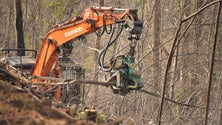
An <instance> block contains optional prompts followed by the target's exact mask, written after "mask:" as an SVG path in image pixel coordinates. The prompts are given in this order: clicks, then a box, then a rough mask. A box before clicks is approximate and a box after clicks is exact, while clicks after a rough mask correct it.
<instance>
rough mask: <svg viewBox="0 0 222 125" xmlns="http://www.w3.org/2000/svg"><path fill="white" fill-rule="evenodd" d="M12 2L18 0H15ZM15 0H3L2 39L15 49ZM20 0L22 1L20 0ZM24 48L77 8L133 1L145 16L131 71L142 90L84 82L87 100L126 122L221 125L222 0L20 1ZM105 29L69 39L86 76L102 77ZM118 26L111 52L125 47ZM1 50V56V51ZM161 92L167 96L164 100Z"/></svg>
mask: <svg viewBox="0 0 222 125" xmlns="http://www.w3.org/2000/svg"><path fill="white" fill-rule="evenodd" d="M15 1H17V0H15ZM15 1H14V0H0V15H1V20H0V40H1V42H0V46H1V47H3V48H16V47H17V42H16V30H15V6H14V2H15ZM19 1H20V0H19ZM20 3H21V5H22V17H23V31H24V41H25V48H29V49H35V50H39V48H40V47H41V38H44V36H45V35H46V33H47V32H48V31H49V30H50V29H51V28H52V27H53V26H54V25H55V24H59V23H63V22H66V21H68V20H69V19H71V18H73V17H76V16H79V15H81V13H82V11H83V10H84V9H85V8H86V7H88V6H112V7H116V8H137V9H138V15H139V18H140V19H141V20H142V21H143V22H144V28H143V33H142V35H141V39H140V40H139V41H138V43H137V47H136V62H135V65H134V68H135V70H136V71H137V73H138V74H140V75H141V79H142V81H143V83H144V84H145V86H144V88H143V90H145V91H148V92H147V93H143V92H141V91H134V92H131V93H130V94H128V95H126V96H120V95H115V94H113V93H112V91H111V89H110V88H106V87H100V86H93V85H89V86H86V88H87V91H86V92H87V93H85V100H84V105H88V106H92V107H95V108H96V109H99V110H100V111H102V112H103V113H104V114H106V116H107V117H110V118H123V119H124V123H125V124H129V123H134V124H140V125H143V124H144V125H147V124H148V123H151V122H154V123H160V122H161V123H163V124H174V125H178V124H187V125H194V124H195V125H196V124H198V125H202V124H207V123H208V124H212V125H216V124H220V123H221V121H220V119H221V102H222V65H221V62H222V14H221V12H220V11H221V8H220V7H221V0H164V1H163V0H162V1H161V0H21V1H20ZM108 38H109V35H104V36H102V37H101V38H98V37H97V36H96V35H95V34H92V35H88V36H87V37H86V39H87V40H86V42H81V41H76V42H74V49H73V52H72V55H71V58H73V59H74V60H75V61H76V62H77V63H79V64H81V65H82V66H83V67H84V68H85V70H86V72H87V73H86V79H92V80H100V81H102V80H104V77H105V75H104V73H102V72H100V71H99V67H98V64H97V57H98V54H99V52H100V51H101V50H102V49H103V47H104V46H105V45H106V43H107V42H108V41H107V39H108ZM127 46H128V41H127V34H125V33H122V34H121V36H120V37H119V39H118V41H117V42H116V43H115V44H114V45H113V47H112V48H111V50H110V51H109V54H110V56H112V55H114V54H117V55H119V54H125V53H126V52H127V51H128V47H127ZM2 56H3V55H0V57H2ZM164 98H165V99H164Z"/></svg>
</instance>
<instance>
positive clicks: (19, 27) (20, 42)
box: [14, 0, 25, 55]
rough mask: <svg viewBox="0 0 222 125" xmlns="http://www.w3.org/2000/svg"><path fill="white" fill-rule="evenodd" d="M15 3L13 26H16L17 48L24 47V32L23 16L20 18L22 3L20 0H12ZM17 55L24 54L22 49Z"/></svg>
mask: <svg viewBox="0 0 222 125" xmlns="http://www.w3.org/2000/svg"><path fill="white" fill-rule="evenodd" d="M14 2H15V3H14V5H15V19H16V20H15V26H16V41H17V48H25V44H24V33H23V18H22V4H21V1H20V0H15V1H14ZM18 55H25V52H24V51H21V52H18Z"/></svg>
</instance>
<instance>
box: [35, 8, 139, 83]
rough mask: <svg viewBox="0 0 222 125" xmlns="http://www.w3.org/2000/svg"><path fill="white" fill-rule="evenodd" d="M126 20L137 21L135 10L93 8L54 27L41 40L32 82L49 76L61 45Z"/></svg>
mask: <svg viewBox="0 0 222 125" xmlns="http://www.w3.org/2000/svg"><path fill="white" fill-rule="evenodd" d="M127 19H129V20H131V21H134V22H136V21H139V19H138V17H137V10H136V9H120V8H113V7H94V6H93V7H88V8H87V9H85V10H84V11H83V13H82V15H81V16H79V17H75V18H73V19H71V20H69V21H67V22H65V23H63V24H57V25H55V26H54V27H53V29H51V30H50V31H49V32H48V33H47V35H46V36H45V38H43V41H42V47H41V49H40V51H39V53H38V56H37V59H36V63H35V66H34V69H33V73H32V76H33V78H34V79H33V81H35V82H36V79H35V76H49V73H50V71H51V69H52V67H53V65H54V63H55V62H56V60H57V59H58V56H59V55H60V54H61V50H60V49H59V48H60V47H61V46H62V45H64V44H66V45H67V44H68V45H69V44H71V42H70V41H73V40H75V39H78V38H81V37H84V36H85V35H87V34H90V33H93V32H95V31H96V30H98V29H99V28H101V27H103V26H107V25H110V24H114V23H124V22H126V20H127Z"/></svg>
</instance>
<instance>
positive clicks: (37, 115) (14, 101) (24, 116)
mask: <svg viewBox="0 0 222 125" xmlns="http://www.w3.org/2000/svg"><path fill="white" fill-rule="evenodd" d="M95 124H96V123H93V122H87V121H83V120H78V121H75V120H74V119H73V118H71V117H69V116H68V115H67V114H65V113H64V112H61V111H60V110H58V109H56V108H52V107H51V105H50V104H49V103H48V102H47V101H38V100H36V99H35V98H33V96H32V95H31V94H29V93H25V92H21V91H18V90H17V89H15V88H13V87H12V86H11V85H9V83H6V82H3V81H1V80H0V125H95ZM103 125H104V124H103Z"/></svg>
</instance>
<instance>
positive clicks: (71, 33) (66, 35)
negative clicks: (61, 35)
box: [65, 27, 82, 37]
mask: <svg viewBox="0 0 222 125" xmlns="http://www.w3.org/2000/svg"><path fill="white" fill-rule="evenodd" d="M80 31H82V27H79V28H76V29H74V30H71V31H69V32H65V37H68V36H71V35H73V34H75V33H78V32H80Z"/></svg>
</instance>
